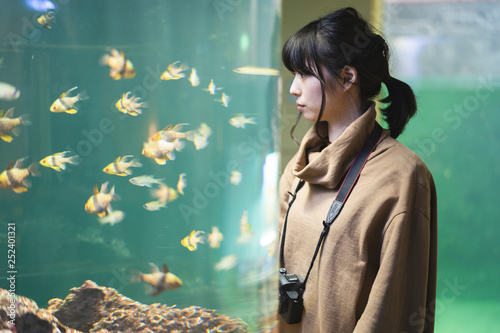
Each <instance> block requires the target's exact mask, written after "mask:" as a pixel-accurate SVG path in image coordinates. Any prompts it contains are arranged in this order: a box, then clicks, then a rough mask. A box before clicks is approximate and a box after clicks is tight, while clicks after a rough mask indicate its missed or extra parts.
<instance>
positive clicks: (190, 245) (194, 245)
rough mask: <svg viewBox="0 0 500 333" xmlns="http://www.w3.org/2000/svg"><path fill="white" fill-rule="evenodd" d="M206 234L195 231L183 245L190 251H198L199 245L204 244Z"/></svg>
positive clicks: (182, 242) (183, 240)
mask: <svg viewBox="0 0 500 333" xmlns="http://www.w3.org/2000/svg"><path fill="white" fill-rule="evenodd" d="M204 233H205V232H203V231H196V230H193V231H191V233H190V234H189V235H188V236H186V237H184V238H183V239H182V240H181V244H182V245H183V246H184V247H186V248H187V249H188V250H189V251H196V250H197V249H198V243H201V244H204V240H203V236H201V235H202V234H204Z"/></svg>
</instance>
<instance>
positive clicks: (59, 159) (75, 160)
mask: <svg viewBox="0 0 500 333" xmlns="http://www.w3.org/2000/svg"><path fill="white" fill-rule="evenodd" d="M69 153H70V152H69V151H63V152H60V153H55V154H53V155H50V156H47V157H45V158H44V159H42V160H41V161H40V164H41V165H43V166H44V167H47V168H52V169H54V170H56V171H61V170H66V163H69V164H73V165H78V164H80V162H81V161H82V159H81V157H80V156H78V155H75V156H68V157H66V154H69Z"/></svg>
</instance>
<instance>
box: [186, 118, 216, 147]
mask: <svg viewBox="0 0 500 333" xmlns="http://www.w3.org/2000/svg"><path fill="white" fill-rule="evenodd" d="M210 135H212V129H211V128H210V127H208V125H207V124H205V123H201V125H200V127H199V128H198V129H197V130H195V131H194V133H191V138H190V140H191V141H192V142H193V144H194V147H195V148H196V150H200V149H204V148H205V147H206V146H207V145H208V138H209V137H210Z"/></svg>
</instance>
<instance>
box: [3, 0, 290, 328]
mask: <svg viewBox="0 0 500 333" xmlns="http://www.w3.org/2000/svg"><path fill="white" fill-rule="evenodd" d="M3 7H4V8H2V10H1V11H0V31H1V34H2V44H1V46H0V61H1V63H0V81H2V82H4V83H7V84H8V85H6V84H3V83H0V109H3V110H5V111H7V110H8V109H10V108H14V114H13V118H15V117H20V116H23V118H22V124H17V126H16V129H15V131H18V130H19V136H16V135H12V138H13V140H12V141H11V142H7V141H6V140H7V138H8V137H7V136H4V137H3V139H4V140H0V165H1V166H2V167H1V171H4V170H6V169H8V168H7V166H8V165H9V162H10V161H14V163H15V162H16V160H19V159H22V158H25V157H26V159H25V160H23V162H24V163H23V166H22V168H27V167H28V166H30V165H31V164H32V163H33V166H31V167H30V173H31V174H30V175H28V176H26V174H24V173H22V171H18V169H20V168H21V167H20V165H17V166H15V167H14V170H15V172H16V175H15V177H17V178H15V179H17V180H22V178H24V179H25V180H26V181H28V180H29V181H30V182H31V183H32V185H31V187H29V186H27V185H28V184H27V183H24V185H23V184H19V183H16V182H15V181H14V180H13V179H14V178H12V177H14V176H12V175H13V171H12V170H10V171H9V172H5V173H3V174H2V175H1V176H0V180H1V181H3V183H1V182H0V183H1V184H2V187H5V189H1V190H0V221H1V223H2V230H1V231H0V235H1V238H0V244H1V249H2V253H4V254H3V255H2V257H3V259H2V260H0V268H1V272H0V278H1V280H2V281H6V278H7V277H9V276H10V275H13V276H14V277H15V278H14V279H13V281H14V282H13V284H12V286H13V287H14V289H13V291H14V292H15V293H16V294H18V295H22V296H25V297H28V298H30V299H32V300H34V301H35V302H36V303H37V304H38V306H39V307H40V308H47V307H48V302H49V300H50V299H53V298H59V299H64V298H65V297H66V296H67V295H68V294H69V293H70V291H69V290H70V289H71V288H73V287H80V286H82V285H83V284H84V283H86V282H85V281H87V280H91V281H93V282H95V283H96V284H97V285H99V286H102V287H109V288H114V289H116V291H117V292H119V293H120V294H121V295H123V296H126V297H128V298H130V299H132V300H134V301H137V302H140V303H143V304H153V303H160V304H165V305H166V306H173V305H176V308H175V309H178V310H180V309H186V308H188V307H191V306H196V307H199V308H192V309H194V310H192V311H193V313H192V312H189V311H188V310H186V312H180V311H177V312H172V313H175V314H176V316H177V317H175V318H172V317H168V316H167V317H168V318H166V317H165V316H166V315H165V313H166V312H162V313H161V315H162V316H164V318H163V321H162V322H161V325H163V328H164V329H173V328H174V327H177V326H175V325H181V324H182V325H184V326H182V325H181V326H182V327H181V328H182V329H183V330H182V331H184V330H186V331H187V330H188V326H189V325H190V326H189V327H190V330H191V331H192V330H195V331H196V329H199V330H201V331H203V332H205V330H207V332H208V329H210V330H213V331H214V332H215V331H216V329H220V330H224V329H225V330H229V329H230V327H231V326H225V327H222V325H224V324H228V325H236V326H235V327H239V328H238V330H236V331H238V332H240V331H246V330H250V331H265V330H266V329H271V328H272V327H273V321H274V318H275V313H276V306H277V299H275V298H276V297H274V296H275V295H276V290H275V289H276V286H277V281H276V280H277V264H276V260H275V256H274V252H275V251H274V248H275V246H276V225H275V223H276V214H277V201H276V184H277V172H278V155H277V147H278V142H277V133H278V132H277V108H278V97H277V96H278V80H279V76H278V75H279V72H278V71H276V70H272V69H273V68H279V61H280V58H279V54H280V53H279V52H280V45H279V42H280V41H279V36H280V24H281V22H280V9H281V8H280V1H279V0H261V1H241V0H214V1H194V0H191V1H186V0H184V1H130V0H122V1H70V0H51V1H50V0H43V1H41V0H40V1H35V0H25V1H16V2H11V3H10V4H9V5H8V6H3ZM44 12H45V14H44ZM42 15H45V18H42V19H40V17H41V16H42ZM53 18H55V19H54V20H53ZM44 25H45V26H44ZM12 87H15V88H16V89H17V90H13V89H14V88H12ZM73 87H75V88H73ZM16 91H20V96H17V93H16ZM127 92H128V94H127ZM63 93H67V94H66V95H64V94H63ZM134 98H137V99H134ZM138 103H142V104H138ZM73 104H74V105H73ZM71 110H74V111H71ZM75 111H76V112H75ZM24 115H26V116H24ZM2 119H3V118H2ZM28 119H29V122H30V123H31V125H28ZM170 124H171V125H178V124H182V125H181V126H178V127H174V126H171V127H168V125H170ZM0 128H1V127H0ZM161 130H163V131H161ZM5 132H6V133H3V134H7V132H9V131H5ZM11 132H13V131H11ZM61 152H67V153H65V154H63V155H58V156H56V158H47V159H46V160H45V161H44V159H45V158H46V157H48V156H54V154H56V153H61ZM73 156H77V157H75V158H73ZM61 157H62V158H72V159H71V160H67V161H65V160H61ZM117 158H121V159H119V160H117ZM62 162H65V170H60V171H57V170H56V169H57V166H61V163H62ZM37 174H39V176H40V177H37ZM181 175H184V176H181ZM139 176H146V177H143V178H142V179H141V178H139V179H137V177H139ZM9 177H10V178H9ZM151 177H152V178H151ZM180 178H184V179H185V180H186V184H187V186H186V187H185V188H182V186H181V188H179V187H178V186H179V179H180ZM132 179H134V180H132ZM133 182H135V183H133ZM148 182H149V183H148ZM151 182H152V183H151ZM150 183H151V184H150ZM103 184H107V186H104V188H103V186H102V185H103ZM141 185H142V186H141ZM13 189H16V190H18V191H20V192H22V191H24V190H23V189H27V191H26V192H24V193H16V192H14V191H13ZM113 191H114V194H115V195H116V196H113V195H112V194H113ZM96 193H100V194H97V195H96ZM102 193H105V195H102ZM146 203H149V204H148V205H147V206H146V205H145V204H146ZM108 204H109V205H110V206H111V207H112V209H110V207H109V206H108ZM98 214H99V215H102V216H98ZM8 223H11V224H12V226H14V227H15V237H14V236H13V237H10V236H9V235H14V233H12V234H9V233H8V232H9V231H8ZM9 230H10V229H9ZM9 237H10V238H9ZM11 238H12V240H11ZM9 242H11V243H15V263H13V266H12V267H8V266H7V265H8V264H10V262H8V261H7V251H8V245H9V244H10V243H9ZM13 247H14V246H13ZM150 263H152V264H154V265H155V266H156V267H158V269H159V270H160V271H161V270H162V267H163V265H164V264H165V265H167V266H168V269H169V274H165V273H161V272H158V273H156V274H155V275H148V274H150V273H151V272H150ZM152 267H154V266H152ZM9 272H13V273H9ZM141 272H142V273H141ZM143 273H144V274H143ZM157 277H160V278H157ZM164 278H166V279H167V282H168V283H167V285H162V282H163V280H162V279H164ZM177 278H178V280H180V281H182V286H179V281H178V280H177ZM141 280H142V281H141ZM4 286H6V287H7V289H8V285H7V284H5V283H4V282H2V284H1V287H2V288H3V287H4ZM86 286H87V287H90V286H91V284H90V283H87V284H86ZM170 288H171V289H170ZM164 289H167V290H164ZM156 293H158V295H155V294H156ZM97 303H98V302H97ZM54 304H56V303H54ZM110 304H111V303H110ZM56 305H57V304H56ZM66 305H67V306H69V305H68V304H66ZM76 306H80V307H79V308H77V310H78V309H79V310H78V311H80V310H81V311H83V310H82V308H85V307H86V306H89V307H92V306H97V305H96V302H94V301H89V300H87V303H81V304H80V305H78V304H77V305H76ZM110 306H111V305H110ZM55 307H56V306H55V305H54V308H55ZM132 309H136V308H134V307H132ZM161 309H163V310H165V309H164V308H161ZM163 310H162V311H163ZM212 310H215V311H216V313H212V312H211V311H212ZM81 311H80V312H78V313H80V314H81ZM158 311H159V310H158ZM165 311H167V310H165ZM171 311H174V310H171ZM60 312H61V311H59V314H60ZM167 312H168V311H167ZM105 313H106V314H109V313H111V309H106V312H105ZM101 315H102V316H104V314H102V313H101ZM129 315H130V316H132V317H134V314H129ZM216 315H218V316H219V315H220V316H228V318H226V317H220V316H219V317H216ZM117 316H118V314H116V316H115V317H117ZM151 316H152V315H151ZM63 317H64V316H63ZM136 317H137V316H136ZM117 318H118V317H117ZM134 318H135V317H134ZM190 318H191V319H190ZM193 318H194V319H193ZM237 318H239V321H235V320H236V319H237ZM18 319H19V318H18ZM87 319H88V318H87ZM115 319H116V318H115ZM135 319H137V318H135ZM135 319H134V320H135ZM157 319H158V318H157ZM167 319H168V320H167ZM188 319H190V320H188ZM117 320H118V319H116V320H115V324H116V323H117V322H118V321H117ZM172 320H173V321H172ZM111 321H113V320H111ZM137 321H141V320H140V319H137ZM69 322H70V321H68V319H67V318H66V322H64V323H65V324H66V325H68V323H69ZM105 322H106V321H105V320H104V319H103V320H102V321H101V322H100V324H98V325H97V326H94V329H96V330H97V328H107V329H109V330H110V331H117V330H120V331H127V330H129V331H130V330H131V331H133V332H139V330H140V329H139V328H138V327H135V326H122V327H114V328H113V330H112V329H111V326H110V325H112V324H109V323H108V324H106V323H105ZM143 322H144V323H145V321H144V320H143ZM179 323H181V324H179ZM72 324H74V322H72ZM85 324H86V325H89V324H92V323H89V322H86V323H85ZM106 325H108V326H106ZM117 325H118V324H117ZM130 325H132V324H130ZM169 325H171V326H169ZM186 325H187V326H186ZM196 325H199V326H196ZM118 326H119V325H118ZM74 328H78V327H74ZM87 328H88V327H87ZM80 329H81V327H80ZM151 329H152V328H151ZM177 329H180V328H178V327H177Z"/></svg>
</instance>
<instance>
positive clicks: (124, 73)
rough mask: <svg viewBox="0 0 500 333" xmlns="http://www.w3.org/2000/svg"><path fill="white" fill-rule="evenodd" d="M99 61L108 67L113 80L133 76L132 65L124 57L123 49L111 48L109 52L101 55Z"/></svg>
mask: <svg viewBox="0 0 500 333" xmlns="http://www.w3.org/2000/svg"><path fill="white" fill-rule="evenodd" d="M100 63H101V65H108V66H109V67H110V70H109V76H110V77H111V78H112V79H113V80H120V79H131V78H133V77H134V76H135V69H134V65H133V64H132V62H131V61H130V60H128V59H127V58H126V57H125V53H123V51H118V50H117V49H112V50H111V51H110V54H105V55H103V56H102V58H101V61H100Z"/></svg>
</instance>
